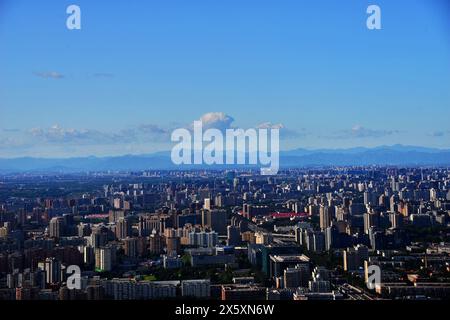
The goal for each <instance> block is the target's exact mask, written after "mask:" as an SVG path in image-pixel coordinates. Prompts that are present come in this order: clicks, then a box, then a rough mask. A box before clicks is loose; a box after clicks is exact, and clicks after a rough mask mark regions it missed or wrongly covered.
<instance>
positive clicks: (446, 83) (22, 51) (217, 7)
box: [0, 0, 450, 158]
mask: <svg viewBox="0 0 450 320" xmlns="http://www.w3.org/2000/svg"><path fill="white" fill-rule="evenodd" d="M70 4H72V3H71V2H69V1H61V2H60V3H58V4H55V3H53V2H50V1H44V2H40V3H39V4H37V3H34V2H30V1H14V2H13V1H8V0H3V1H0V10H1V13H0V39H1V40H2V47H3V46H4V50H3V49H2V50H0V69H1V70H2V72H1V74H0V84H1V88H2V89H1V90H0V115H1V117H0V133H1V135H0V158H15V157H24V156H35V157H53V158H59V157H62V158H67V157H78V156H113V155H124V154H149V153H155V152H158V151H166V150H170V148H171V147H172V145H173V144H172V143H171V142H170V133H171V130H174V129H176V128H179V127H189V126H190V125H191V124H192V122H193V121H195V120H198V119H203V120H204V121H205V122H207V123H208V124H209V125H210V126H212V127H218V128H220V129H224V128H228V127H240V128H257V127H279V128H281V149H282V150H291V149H297V148H306V149H321V148H333V149H336V148H337V149H346V148H353V147H369V148H373V147H378V146H382V145H396V144H403V145H414V146H422V147H433V148H441V149H449V148H450V139H449V135H450V127H449V125H448V121H447V119H449V118H450V105H449V101H450V91H449V90H448V88H449V87H450V76H449V74H450V73H449V70H450V46H449V44H450V43H449V41H448V40H449V38H448V32H447V30H448V26H449V23H448V16H449V12H450V11H449V7H448V3H446V2H445V1H441V0H435V1H420V0H416V1H396V2H395V3H392V2H388V1H376V4H377V5H379V6H380V8H381V12H382V29H381V30H368V29H367V27H366V19H367V17H368V15H367V13H366V9H367V7H368V5H370V4H372V3H371V2H369V1H361V2H357V1H349V2H345V3H342V2H337V1H318V2H317V3H314V4H312V3H305V2H303V3H298V2H295V1H284V2H283V3H282V4H281V5H280V4H279V3H278V2H277V3H275V2H274V1H266V2H263V3H261V2H258V3H257V4H258V5H257V6H256V2H255V1H246V2H245V3H244V2H237V1H235V2H232V3H229V2H227V3H226V4H224V3H220V2H217V3H205V2H204V1H192V2H190V3H189V4H186V3H183V2H180V1H173V2H171V3H153V4H142V3H139V2H131V3H130V2H127V4H126V5H125V2H116V3H114V4H106V3H105V4H102V3H101V2H95V3H93V2H89V1H77V5H79V6H80V8H81V10H82V29H81V30H67V28H66V26H65V20H66V18H67V16H68V15H67V14H66V8H67V6H68V5H70ZM105 9H107V10H105ZM428 119H431V120H428Z"/></svg>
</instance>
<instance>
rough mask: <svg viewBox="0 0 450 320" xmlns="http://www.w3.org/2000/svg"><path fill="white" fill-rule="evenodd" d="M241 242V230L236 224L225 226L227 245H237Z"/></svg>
mask: <svg viewBox="0 0 450 320" xmlns="http://www.w3.org/2000/svg"><path fill="white" fill-rule="evenodd" d="M240 243H241V230H240V228H239V227H236V226H228V227H227V245H229V246H237V245H239V244H240Z"/></svg>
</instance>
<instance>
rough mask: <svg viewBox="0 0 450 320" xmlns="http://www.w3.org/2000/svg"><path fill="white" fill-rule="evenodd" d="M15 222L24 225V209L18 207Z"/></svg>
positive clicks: (25, 221)
mask: <svg viewBox="0 0 450 320" xmlns="http://www.w3.org/2000/svg"><path fill="white" fill-rule="evenodd" d="M17 223H19V224H20V225H21V226H24V225H25V224H26V223H27V213H26V211H25V209H20V210H19V213H18V215H17Z"/></svg>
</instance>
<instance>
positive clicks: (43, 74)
mask: <svg viewBox="0 0 450 320" xmlns="http://www.w3.org/2000/svg"><path fill="white" fill-rule="evenodd" d="M34 75H35V76H37V77H40V78H44V79H57V80H59V79H63V78H64V75H63V74H61V73H59V72H56V71H50V72H35V73H34Z"/></svg>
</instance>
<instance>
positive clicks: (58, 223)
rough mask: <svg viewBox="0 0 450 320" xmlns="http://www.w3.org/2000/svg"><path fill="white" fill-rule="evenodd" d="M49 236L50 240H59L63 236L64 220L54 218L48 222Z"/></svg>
mask: <svg viewBox="0 0 450 320" xmlns="http://www.w3.org/2000/svg"><path fill="white" fill-rule="evenodd" d="M49 235H50V237H51V238H59V237H61V236H63V235H64V219H63V218H62V217H54V218H52V219H51V220H50V224H49Z"/></svg>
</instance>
